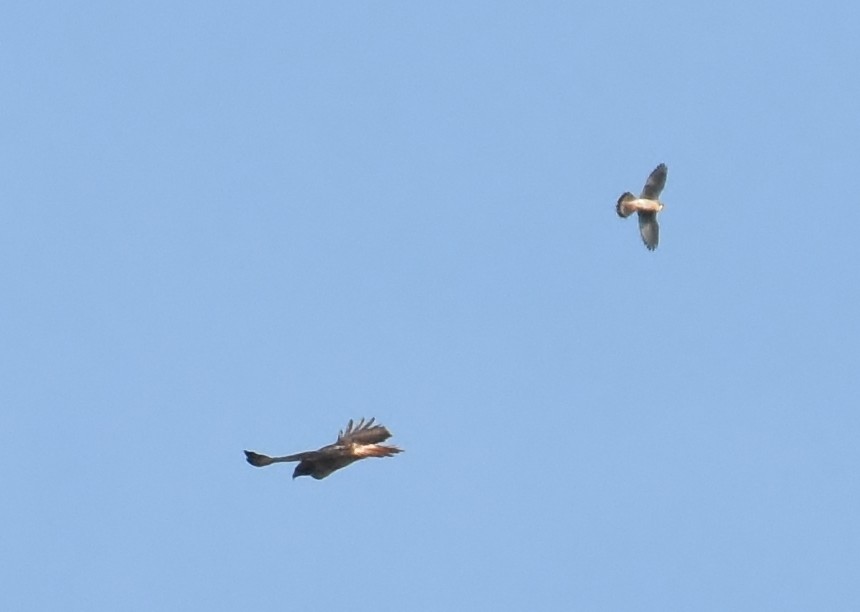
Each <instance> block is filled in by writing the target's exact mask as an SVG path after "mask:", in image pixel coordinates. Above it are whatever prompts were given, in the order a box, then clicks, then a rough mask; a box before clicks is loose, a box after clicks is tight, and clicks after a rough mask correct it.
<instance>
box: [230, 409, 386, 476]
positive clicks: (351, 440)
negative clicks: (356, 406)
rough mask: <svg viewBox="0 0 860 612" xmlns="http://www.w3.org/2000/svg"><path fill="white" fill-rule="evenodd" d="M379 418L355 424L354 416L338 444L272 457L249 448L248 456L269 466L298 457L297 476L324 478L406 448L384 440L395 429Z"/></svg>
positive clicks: (252, 460)
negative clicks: (386, 425)
mask: <svg viewBox="0 0 860 612" xmlns="http://www.w3.org/2000/svg"><path fill="white" fill-rule="evenodd" d="M375 420H376V419H370V420H369V421H367V422H365V420H364V419H361V421H359V423H358V425H354V424H353V422H352V420H350V421H349V423H348V424H347V426H346V429H344V430H342V431H340V432H339V433H338V436H337V440H336V441H335V442H334V444H329V445H328V446H323V447H322V448H320V449H318V450H315V451H305V452H303V453H296V454H294V455H284V456H282V457H269V456H268V455H262V454H260V453H255V452H253V451H248V450H246V451H245V459H246V460H247V461H248V463H250V464H251V465H253V466H255V467H265V466H267V465H272V464H273V463H284V462H292V461H298V462H299V464H298V465H297V466H296V469H295V470H294V471H293V478H298V477H299V476H311V477H313V478H316V479H317V480H321V479H323V478H325V477H326V476H328V475H329V474H331V473H332V472H334V471H335V470H339V469H341V468H344V467H346V466H348V465H350V464H352V463H355V462H356V461H358V460H360V459H366V458H368V457H391V456H393V455H396V454H397V453H401V452H403V451H402V449H399V448H397V447H396V446H389V445H386V444H380V442H384V441H385V440H387V439H388V438H390V437H391V432H390V431H388V429H386V428H385V427H383V426H382V425H374V424H373V422H374V421H375Z"/></svg>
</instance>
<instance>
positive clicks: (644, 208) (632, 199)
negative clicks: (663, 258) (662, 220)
mask: <svg viewBox="0 0 860 612" xmlns="http://www.w3.org/2000/svg"><path fill="white" fill-rule="evenodd" d="M668 171H669V169H668V168H667V167H666V164H660V165H659V166H657V167H656V168H654V171H653V172H652V173H651V175H650V176H649V177H648V180H647V181H646V182H645V187H643V188H642V193H641V194H639V197H638V198H637V197H636V196H635V195H633V194H632V193H630V192H629V191H627V192H625V193H622V194H621V197H620V198H618V204H616V205H615V212H617V213H618V216H619V217H621V218H626V217H629V216H630V215H632V214H633V213H634V212H637V213H639V233H640V234H642V242H644V243H645V246H646V247H648V250H649V251H653V250H654V249H656V248H657V243H658V242H659V241H660V226H659V225H657V213H658V212H660V211H661V210H663V203H662V202H661V201H660V192H661V191H663V187H664V186H665V185H666V174H667V173H668Z"/></svg>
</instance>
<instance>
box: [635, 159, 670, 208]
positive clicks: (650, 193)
mask: <svg viewBox="0 0 860 612" xmlns="http://www.w3.org/2000/svg"><path fill="white" fill-rule="evenodd" d="M668 173H669V169H668V168H667V167H666V164H660V165H659V166H657V167H656V168H654V171H653V172H651V175H650V176H649V177H648V180H647V181H645V187H643V188H642V195H640V196H639V197H640V198H642V199H644V200H656V199H657V198H659V197H660V192H662V191H663V187H665V186H666V175H667V174H668Z"/></svg>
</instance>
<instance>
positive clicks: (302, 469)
mask: <svg viewBox="0 0 860 612" xmlns="http://www.w3.org/2000/svg"><path fill="white" fill-rule="evenodd" d="M312 471H313V468H312V467H311V465H310V464H309V463H305V462H304V461H302V462H301V463H299V464H298V465H297V466H296V469H295V470H293V479H296V478H298V477H299V476H309V475H310V474H311V472H312Z"/></svg>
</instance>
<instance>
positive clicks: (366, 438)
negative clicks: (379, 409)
mask: <svg viewBox="0 0 860 612" xmlns="http://www.w3.org/2000/svg"><path fill="white" fill-rule="evenodd" d="M375 420H376V417H374V418H372V419H370V420H369V421H367V422H365V421H364V419H361V420H360V421H359V422H358V425H355V424H354V423H353V422H352V419H350V420H349V423H347V425H346V429H343V430H341V431H340V432H339V433H338V434H337V442H335V444H336V445H350V444H378V443H379V442H384V441H385V440H387V439H388V438H390V437H391V432H390V431H388V430H387V429H386V428H385V427H383V426H382V425H374V424H373V422H374V421H375Z"/></svg>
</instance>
